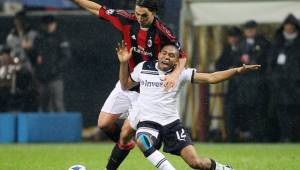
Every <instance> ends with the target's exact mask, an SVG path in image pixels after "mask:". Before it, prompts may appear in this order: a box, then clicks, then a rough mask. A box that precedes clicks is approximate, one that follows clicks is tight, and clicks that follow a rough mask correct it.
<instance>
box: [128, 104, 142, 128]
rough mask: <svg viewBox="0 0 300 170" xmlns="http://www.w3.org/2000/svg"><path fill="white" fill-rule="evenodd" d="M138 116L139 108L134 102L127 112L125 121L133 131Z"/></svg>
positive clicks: (137, 121) (138, 119)
mask: <svg viewBox="0 0 300 170" xmlns="http://www.w3.org/2000/svg"><path fill="white" fill-rule="evenodd" d="M139 115H140V107H139V104H138V101H136V102H134V103H133V104H132V108H131V109H130V110H129V115H128V117H127V120H128V121H129V124H130V126H131V127H132V128H133V129H134V130H136V129H137V124H138V123H139V121H140V118H139Z"/></svg>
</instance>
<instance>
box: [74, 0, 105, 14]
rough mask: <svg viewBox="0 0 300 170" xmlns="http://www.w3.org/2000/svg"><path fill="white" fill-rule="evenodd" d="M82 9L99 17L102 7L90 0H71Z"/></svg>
mask: <svg viewBox="0 0 300 170" xmlns="http://www.w3.org/2000/svg"><path fill="white" fill-rule="evenodd" d="M73 1H74V2H75V3H77V4H78V5H79V6H81V7H82V8H84V9H86V10H87V11H89V12H91V13H92V14H94V15H97V16H98V15H99V10H100V8H101V7H102V6H101V5H100V4H97V3H95V2H93V1H90V0H73Z"/></svg>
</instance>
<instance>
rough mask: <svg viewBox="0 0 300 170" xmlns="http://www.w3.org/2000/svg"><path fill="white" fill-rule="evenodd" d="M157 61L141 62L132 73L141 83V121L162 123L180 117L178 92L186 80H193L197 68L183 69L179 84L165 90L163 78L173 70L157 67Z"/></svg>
mask: <svg viewBox="0 0 300 170" xmlns="http://www.w3.org/2000/svg"><path fill="white" fill-rule="evenodd" d="M157 65H158V63H157V61H147V62H141V63H139V64H138V65H137V66H136V67H135V68H134V70H133V72H132V73H131V78H132V80H133V81H135V82H139V83H140V95H139V97H138V101H137V107H138V109H139V111H138V112H139V113H138V114H139V115H138V119H139V121H153V122H156V123H159V124H161V125H166V124H169V123H171V122H173V121H175V120H177V119H180V117H179V112H178V110H177V108H178V107H177V104H178V94H179V90H180V89H181V88H182V86H183V85H184V83H185V82H191V81H192V79H193V78H192V77H193V76H194V71H195V69H185V70H184V71H182V73H181V75H180V77H179V79H178V82H177V86H176V87H175V88H174V89H172V90H171V91H165V87H164V86H163V81H162V78H163V77H164V76H165V75H168V74H170V73H171V71H172V70H170V71H167V72H164V71H161V70H159V69H158V68H157Z"/></svg>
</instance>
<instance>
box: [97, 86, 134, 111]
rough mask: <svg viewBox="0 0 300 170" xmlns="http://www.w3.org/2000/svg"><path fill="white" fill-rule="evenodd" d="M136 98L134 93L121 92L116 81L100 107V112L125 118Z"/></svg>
mask: <svg viewBox="0 0 300 170" xmlns="http://www.w3.org/2000/svg"><path fill="white" fill-rule="evenodd" d="M138 96H139V93H137V92H135V91H129V90H122V88H121V84H120V81H118V83H117V84H116V87H115V88H114V89H113V91H112V92H111V93H110V94H109V96H108V98H107V99H106V101H105V103H104V105H103V106H102V109H101V112H106V113H111V114H116V115H120V116H122V117H127V116H128V114H129V112H130V110H132V106H133V103H135V102H136V101H137V98H138Z"/></svg>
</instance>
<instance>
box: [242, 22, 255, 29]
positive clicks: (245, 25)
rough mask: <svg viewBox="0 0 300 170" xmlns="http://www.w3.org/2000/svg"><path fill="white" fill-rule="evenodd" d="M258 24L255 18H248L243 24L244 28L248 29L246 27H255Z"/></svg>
mask: <svg viewBox="0 0 300 170" xmlns="http://www.w3.org/2000/svg"><path fill="white" fill-rule="evenodd" d="M257 26H258V24H257V22H256V21H255V20H250V21H247V22H246V23H245V24H244V29H248V28H257Z"/></svg>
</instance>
